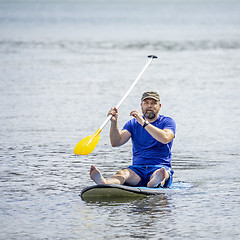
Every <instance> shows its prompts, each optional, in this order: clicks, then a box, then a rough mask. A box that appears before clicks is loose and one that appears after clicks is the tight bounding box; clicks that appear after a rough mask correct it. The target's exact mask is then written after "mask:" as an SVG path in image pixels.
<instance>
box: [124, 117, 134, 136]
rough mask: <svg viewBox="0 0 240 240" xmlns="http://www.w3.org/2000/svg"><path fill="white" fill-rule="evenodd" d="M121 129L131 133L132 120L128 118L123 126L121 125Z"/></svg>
mask: <svg viewBox="0 0 240 240" xmlns="http://www.w3.org/2000/svg"><path fill="white" fill-rule="evenodd" d="M123 130H127V131H128V132H130V133H131V134H133V121H132V120H129V121H128V122H127V123H126V124H125V125H124V126H123Z"/></svg>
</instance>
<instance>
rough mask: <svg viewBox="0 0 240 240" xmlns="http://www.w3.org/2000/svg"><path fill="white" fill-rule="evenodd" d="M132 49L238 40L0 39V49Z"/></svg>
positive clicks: (232, 45) (201, 46) (218, 45)
mask: <svg viewBox="0 0 240 240" xmlns="http://www.w3.org/2000/svg"><path fill="white" fill-rule="evenodd" d="M19 48H20V49H24V48H26V49H28V48H29V49H34V48H37V49H41V48H42V49H45V48H51V49H53V48H54V49H65V50H69V51H75V50H80V49H120V50H121V49H122V50H125V49H132V50H144V49H147V50H155V51H156V50H158V51H188V50H210V49H240V40H228V41H227V40H199V41H153V42H150V41H134V42H132V41H128V42H117V41H67V40H66V41H13V40H2V41H0V51H1V52H3V51H9V50H16V49H19Z"/></svg>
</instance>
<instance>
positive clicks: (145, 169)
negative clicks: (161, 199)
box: [127, 165, 174, 188]
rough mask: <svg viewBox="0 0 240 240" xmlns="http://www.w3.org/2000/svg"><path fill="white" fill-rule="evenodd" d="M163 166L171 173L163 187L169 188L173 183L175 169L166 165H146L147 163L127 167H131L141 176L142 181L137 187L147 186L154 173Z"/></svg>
mask: <svg viewBox="0 0 240 240" xmlns="http://www.w3.org/2000/svg"><path fill="white" fill-rule="evenodd" d="M162 167H164V168H165V169H166V171H167V172H168V174H169V178H168V180H167V181H166V182H165V184H164V186H163V187H164V188H169V187H170V186H171V184H172V175H173V173H174V171H173V170H172V169H171V168H169V167H167V166H164V165H146V166H145V165H131V166H129V167H127V169H131V170H132V171H134V172H135V173H136V174H137V175H138V176H139V177H140V178H141V180H140V182H139V183H138V184H137V185H136V186H135V187H146V186H147V183H148V182H149V180H150V177H151V176H152V174H153V173H154V172H155V171H156V170H157V169H160V168H162Z"/></svg>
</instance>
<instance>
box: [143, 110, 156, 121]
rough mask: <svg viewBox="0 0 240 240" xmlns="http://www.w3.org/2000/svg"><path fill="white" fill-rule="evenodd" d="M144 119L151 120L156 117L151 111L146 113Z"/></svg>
mask: <svg viewBox="0 0 240 240" xmlns="http://www.w3.org/2000/svg"><path fill="white" fill-rule="evenodd" d="M143 115H144V117H145V118H147V119H153V118H155V117H156V113H155V112H153V111H151V112H150V111H146V112H145V113H144V114H143Z"/></svg>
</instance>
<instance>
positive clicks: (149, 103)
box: [141, 98, 161, 119]
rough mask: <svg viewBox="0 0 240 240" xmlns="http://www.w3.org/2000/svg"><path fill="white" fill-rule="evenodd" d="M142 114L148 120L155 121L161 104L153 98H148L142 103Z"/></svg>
mask: <svg viewBox="0 0 240 240" xmlns="http://www.w3.org/2000/svg"><path fill="white" fill-rule="evenodd" d="M141 108H142V113H143V115H144V117H145V118H147V119H154V118H155V117H156V116H157V115H158V113H159V110H160V108H161V104H160V102H159V101H156V100H155V99H152V98H147V99H145V100H143V101H142V103H141Z"/></svg>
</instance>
